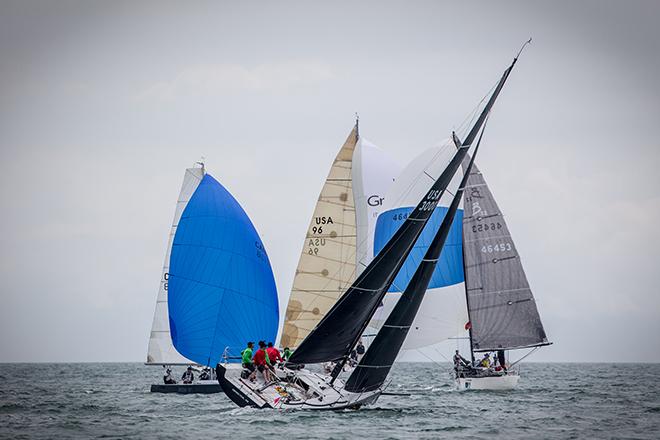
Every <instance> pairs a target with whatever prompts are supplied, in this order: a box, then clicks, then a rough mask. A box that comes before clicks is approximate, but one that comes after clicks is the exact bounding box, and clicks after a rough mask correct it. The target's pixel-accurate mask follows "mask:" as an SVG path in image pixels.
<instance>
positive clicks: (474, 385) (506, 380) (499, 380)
mask: <svg viewBox="0 0 660 440" xmlns="http://www.w3.org/2000/svg"><path fill="white" fill-rule="evenodd" d="M518 379H520V376H519V375H518V374H506V375H502V376H486V377H459V378H456V379H454V382H455V384H456V389H457V390H458V391H467V390H494V391H506V390H513V389H514V388H515V387H516V385H518Z"/></svg>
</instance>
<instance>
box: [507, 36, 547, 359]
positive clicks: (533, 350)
mask: <svg viewBox="0 0 660 440" xmlns="http://www.w3.org/2000/svg"><path fill="white" fill-rule="evenodd" d="M530 41H531V38H530ZM523 47H524V46H523ZM521 50H522V49H521ZM539 348H541V347H534V348H533V349H532V350H531V351H530V352H529V353H527V354H526V355H525V356H523V357H521V358H520V359H518V360H517V361H515V362H513V363H512V364H510V365H511V367H513V366H515V365H516V364H517V363H518V362H520V361H522V360H523V359H525V358H526V357H527V356H530V355H531V354H532V353H534V352H536V350H538V349H539Z"/></svg>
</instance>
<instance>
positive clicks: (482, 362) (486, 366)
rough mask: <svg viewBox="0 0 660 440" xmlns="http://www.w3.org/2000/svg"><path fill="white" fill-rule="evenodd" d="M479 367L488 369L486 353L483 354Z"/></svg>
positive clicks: (488, 358) (488, 361)
mask: <svg viewBox="0 0 660 440" xmlns="http://www.w3.org/2000/svg"><path fill="white" fill-rule="evenodd" d="M479 365H481V366H482V367H484V368H490V357H489V356H488V353H486V354H484V358H483V359H482V360H481V363H480V364H479Z"/></svg>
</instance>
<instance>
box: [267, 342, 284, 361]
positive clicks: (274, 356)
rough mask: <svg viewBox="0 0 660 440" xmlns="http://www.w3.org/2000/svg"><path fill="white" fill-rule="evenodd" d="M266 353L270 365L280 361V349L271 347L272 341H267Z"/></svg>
mask: <svg viewBox="0 0 660 440" xmlns="http://www.w3.org/2000/svg"><path fill="white" fill-rule="evenodd" d="M266 353H267V354H268V359H270V364H271V365H277V363H278V362H282V356H281V355H280V351H279V350H278V349H277V348H275V347H273V343H272V342H269V343H268V348H267V349H266Z"/></svg>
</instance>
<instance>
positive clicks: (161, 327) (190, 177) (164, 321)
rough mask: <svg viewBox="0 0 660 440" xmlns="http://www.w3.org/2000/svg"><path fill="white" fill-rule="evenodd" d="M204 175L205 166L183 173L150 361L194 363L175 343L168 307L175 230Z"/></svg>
mask: <svg viewBox="0 0 660 440" xmlns="http://www.w3.org/2000/svg"><path fill="white" fill-rule="evenodd" d="M203 177H204V169H203V168H187V169H186V172H185V174H184V176H183V184H182V185H181V192H180V193H179V198H178V200H177V202H176V210H175V211H174V220H173V221H172V229H170V237H169V239H168V240H167V250H166V251H165V262H164V263H163V273H162V275H161V277H160V286H159V288H158V296H157V297H156V310H155V312H154V320H153V323H152V324H151V334H150V336H149V348H148V349H147V364H156V365H174V364H194V363H195V362H192V361H190V360H188V359H186V358H185V357H183V356H181V354H179V352H177V351H176V349H175V348H174V346H173V345H172V337H171V336H170V320H169V314H168V308H167V277H168V273H169V270H170V254H171V252H172V241H173V240H174V234H176V228H177V225H178V224H179V220H180V219H181V214H183V210H184V209H185V208H186V205H187V204H188V201H189V200H190V197H192V195H193V193H194V192H195V190H196V189H197V186H199V182H200V181H201V180H202V178H203Z"/></svg>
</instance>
